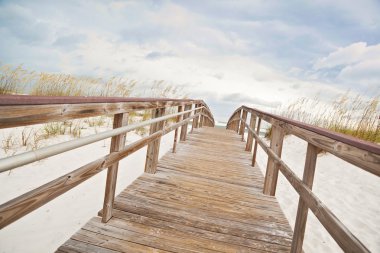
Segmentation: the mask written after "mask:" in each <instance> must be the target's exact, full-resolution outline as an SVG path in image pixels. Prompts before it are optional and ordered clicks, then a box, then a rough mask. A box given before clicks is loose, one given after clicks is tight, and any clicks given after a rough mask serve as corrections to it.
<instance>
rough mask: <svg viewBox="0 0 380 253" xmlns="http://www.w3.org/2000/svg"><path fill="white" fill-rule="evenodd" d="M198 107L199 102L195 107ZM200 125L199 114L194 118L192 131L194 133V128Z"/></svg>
mask: <svg viewBox="0 0 380 253" xmlns="http://www.w3.org/2000/svg"><path fill="white" fill-rule="evenodd" d="M198 107H199V104H195V106H194V109H196V108H198ZM194 113H197V111H194ZM198 126H199V116H198V117H195V118H193V123H192V125H191V131H190V132H191V133H193V130H194V128H198Z"/></svg>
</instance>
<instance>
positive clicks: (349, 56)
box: [314, 42, 380, 70]
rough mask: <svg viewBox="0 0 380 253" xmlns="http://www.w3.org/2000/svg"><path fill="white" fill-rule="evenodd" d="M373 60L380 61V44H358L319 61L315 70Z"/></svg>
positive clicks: (340, 49)
mask: <svg viewBox="0 0 380 253" xmlns="http://www.w3.org/2000/svg"><path fill="white" fill-rule="evenodd" d="M373 59H380V44H377V45H373V46H367V43H365V42H357V43H353V44H351V45H349V46H347V47H341V48H338V49H337V50H336V51H334V52H332V53H330V54H329V55H328V56H326V57H323V58H321V59H319V60H317V62H316V63H315V64H314V69H316V70H320V69H328V68H334V67H341V66H347V65H352V64H357V63H360V62H363V61H368V60H373Z"/></svg>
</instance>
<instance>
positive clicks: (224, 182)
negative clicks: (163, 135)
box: [57, 127, 292, 252]
mask: <svg viewBox="0 0 380 253" xmlns="http://www.w3.org/2000/svg"><path fill="white" fill-rule="evenodd" d="M244 149H245V142H242V141H241V136H239V135H236V133H235V132H234V131H231V130H225V129H218V128H209V127H204V128H195V129H194V132H193V133H192V134H189V135H188V139H187V140H186V142H180V143H179V145H178V147H177V151H176V153H171V152H169V153H167V154H166V155H164V156H163V157H162V158H161V159H160V161H159V163H158V166H157V172H156V174H147V173H144V174H143V175H142V176H140V177H139V178H138V179H137V180H135V181H134V182H133V183H132V184H131V185H130V186H128V188H126V189H125V190H124V191H123V192H122V193H121V194H120V195H119V196H117V197H116V199H115V202H114V210H113V216H112V218H111V219H110V220H109V221H108V222H107V223H102V222H101V213H99V215H100V216H98V217H94V218H92V219H91V220H90V221H89V222H88V223H87V224H86V225H85V226H84V227H83V228H82V229H80V230H79V231H78V232H77V233H76V234H75V235H73V236H72V237H71V238H70V239H69V240H68V241H67V242H66V243H64V244H63V245H62V246H61V247H60V248H59V249H58V250H57V252H289V251H290V247H291V241H292V230H291V228H290V226H289V223H288V221H287V219H286V218H285V216H284V214H283V212H282V210H281V208H280V206H279V204H278V203H277V200H276V198H275V197H272V196H268V195H264V194H262V191H263V189H262V187H263V183H264V177H263V175H262V173H261V171H260V170H259V168H257V167H252V166H251V159H252V155H251V153H250V152H244Z"/></svg>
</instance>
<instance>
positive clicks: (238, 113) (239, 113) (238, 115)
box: [235, 109, 243, 133]
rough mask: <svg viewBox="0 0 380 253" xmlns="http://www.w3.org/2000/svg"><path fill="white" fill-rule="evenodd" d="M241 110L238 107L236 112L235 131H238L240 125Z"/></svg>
mask: <svg viewBox="0 0 380 253" xmlns="http://www.w3.org/2000/svg"><path fill="white" fill-rule="evenodd" d="M242 111H243V109H240V110H239V111H238V112H237V113H236V119H238V120H236V125H235V131H236V132H237V133H239V127H240V121H241V120H240V116H241V112H242Z"/></svg>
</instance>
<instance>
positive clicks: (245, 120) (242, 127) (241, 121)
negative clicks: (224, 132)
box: [239, 109, 247, 141]
mask: <svg viewBox="0 0 380 253" xmlns="http://www.w3.org/2000/svg"><path fill="white" fill-rule="evenodd" d="M242 111H243V114H242V116H241V118H242V119H241V120H240V130H239V134H240V135H241V140H242V141H244V132H245V123H246V122H247V111H246V110H243V109H242Z"/></svg>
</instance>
